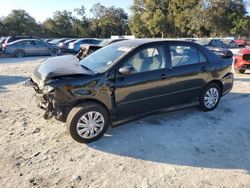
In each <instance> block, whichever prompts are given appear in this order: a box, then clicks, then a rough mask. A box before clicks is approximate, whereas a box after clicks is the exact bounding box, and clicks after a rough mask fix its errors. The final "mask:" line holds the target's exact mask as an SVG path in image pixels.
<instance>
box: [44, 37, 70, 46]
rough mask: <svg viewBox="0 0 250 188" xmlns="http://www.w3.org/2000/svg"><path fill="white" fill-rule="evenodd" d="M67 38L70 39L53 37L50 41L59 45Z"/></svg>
mask: <svg viewBox="0 0 250 188" xmlns="http://www.w3.org/2000/svg"><path fill="white" fill-rule="evenodd" d="M66 40H68V38H60V39H53V40H51V41H49V42H48V43H49V44H54V45H58V44H59V43H60V42H65V41H66Z"/></svg>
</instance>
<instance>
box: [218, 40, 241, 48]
mask: <svg viewBox="0 0 250 188" xmlns="http://www.w3.org/2000/svg"><path fill="white" fill-rule="evenodd" d="M222 41H223V42H224V43H225V44H226V45H227V48H237V47H238V45H237V43H236V42H235V40H234V39H229V38H228V39H222Z"/></svg>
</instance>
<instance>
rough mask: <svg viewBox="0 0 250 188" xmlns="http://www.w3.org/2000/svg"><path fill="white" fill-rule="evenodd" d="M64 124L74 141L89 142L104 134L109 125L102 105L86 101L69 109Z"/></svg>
mask: <svg viewBox="0 0 250 188" xmlns="http://www.w3.org/2000/svg"><path fill="white" fill-rule="evenodd" d="M66 125H67V128H68V130H69V133H70V135H71V137H72V138H73V139H74V140H75V141H77V142H80V143H90V142H93V141H95V140H97V139H99V138H100V137H102V136H103V135H104V133H105V132H106V130H107V128H108V126H109V115H108V112H107V110H106V109H105V108H104V107H103V106H101V105H99V104H97V103H92V102H86V103H83V104H80V105H78V106H76V107H74V108H73V109H72V110H71V112H70V113H69V115H68V118H67V120H66Z"/></svg>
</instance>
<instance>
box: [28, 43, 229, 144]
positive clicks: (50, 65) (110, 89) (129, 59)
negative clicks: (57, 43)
mask: <svg viewBox="0 0 250 188" xmlns="http://www.w3.org/2000/svg"><path fill="white" fill-rule="evenodd" d="M231 70H232V68H231V63H227V62H225V61H223V60H222V59H221V58H220V57H218V56H217V55H215V54H214V53H212V52H211V51H210V50H208V49H207V48H205V47H203V46H201V45H198V44H196V43H193V42H187V41H168V40H152V39H151V40H127V41H121V42H118V43H114V44H111V45H108V46H106V47H104V48H102V49H100V50H98V51H96V52H94V53H92V54H91V55H89V56H88V57H86V58H84V59H83V60H82V61H80V63H79V62H78V61H77V59H76V58H75V57H73V56H66V57H54V58H49V59H47V60H46V61H44V62H43V63H42V64H41V65H40V67H38V68H37V69H36V70H35V72H34V75H33V76H32V78H31V79H29V80H27V81H26V85H27V86H32V87H33V88H34V89H35V91H36V93H37V96H38V98H39V100H40V103H39V105H40V107H41V108H43V109H45V111H46V113H45V117H46V118H48V117H52V116H54V117H56V118H57V119H60V120H66V124H67V127H68V130H69V133H70V134H71V136H72V137H73V138H74V139H75V140H76V141H78V142H83V143H87V142H92V141H95V140H97V139H98V138H100V137H101V136H102V135H103V134H104V133H105V131H106V130H107V128H108V126H109V125H110V124H111V125H112V126H115V125H118V124H121V123H124V122H127V121H130V120H132V119H137V118H140V117H143V116H145V115H148V114H151V113H156V112H165V111H169V110H173V109H180V108H184V107H190V106H196V105H198V106H199V107H200V109H201V110H203V111H211V110H214V109H215V108H216V107H217V105H218V104H219V101H220V99H221V97H222V96H223V95H225V94H227V93H228V92H230V90H231V89H232V86H233V74H232V73H231Z"/></svg>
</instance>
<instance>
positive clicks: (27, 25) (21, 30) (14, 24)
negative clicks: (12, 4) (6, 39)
mask: <svg viewBox="0 0 250 188" xmlns="http://www.w3.org/2000/svg"><path fill="white" fill-rule="evenodd" d="M3 25H4V33H3V35H39V33H40V27H39V25H38V24H37V23H36V21H35V19H34V18H33V17H31V16H30V15H29V14H28V13H27V12H25V11H24V10H13V11H12V12H11V13H10V14H9V15H8V16H7V17H6V18H5V19H4V20H3Z"/></svg>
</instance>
